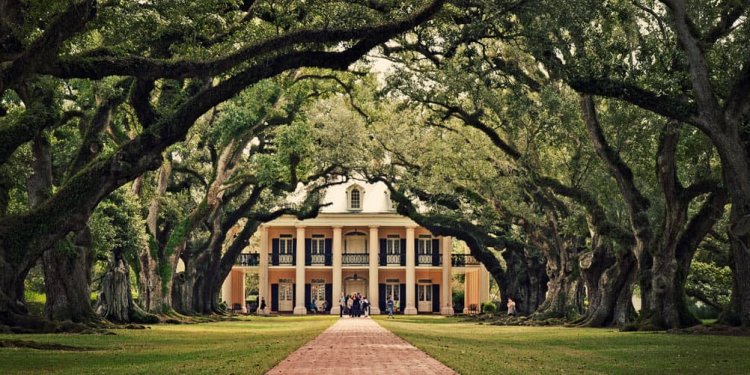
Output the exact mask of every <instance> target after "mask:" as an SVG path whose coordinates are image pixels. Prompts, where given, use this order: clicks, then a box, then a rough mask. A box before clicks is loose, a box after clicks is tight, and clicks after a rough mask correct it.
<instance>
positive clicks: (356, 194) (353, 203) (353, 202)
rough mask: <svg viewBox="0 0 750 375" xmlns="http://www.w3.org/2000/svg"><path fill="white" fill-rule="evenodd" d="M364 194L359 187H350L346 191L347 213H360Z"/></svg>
mask: <svg viewBox="0 0 750 375" xmlns="http://www.w3.org/2000/svg"><path fill="white" fill-rule="evenodd" d="M364 195H365V192H364V189H362V188H361V187H360V186H359V185H352V186H350V187H349V189H347V191H346V196H347V209H349V211H362V204H363V198H364Z"/></svg>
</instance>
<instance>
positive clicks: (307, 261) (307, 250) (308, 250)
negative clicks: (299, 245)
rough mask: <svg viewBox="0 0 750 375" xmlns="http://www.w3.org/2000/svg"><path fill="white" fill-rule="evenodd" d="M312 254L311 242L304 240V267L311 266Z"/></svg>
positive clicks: (307, 239)
mask: <svg viewBox="0 0 750 375" xmlns="http://www.w3.org/2000/svg"><path fill="white" fill-rule="evenodd" d="M311 253H312V240H311V239H309V238H305V265H306V266H309V265H310V264H312V256H310V254H311Z"/></svg>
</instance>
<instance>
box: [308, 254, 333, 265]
mask: <svg viewBox="0 0 750 375" xmlns="http://www.w3.org/2000/svg"><path fill="white" fill-rule="evenodd" d="M332 260H333V254H331V253H323V254H310V253H309V252H308V253H307V254H305V264H306V265H308V266H330V265H331V263H332Z"/></svg>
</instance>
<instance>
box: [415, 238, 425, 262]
mask: <svg viewBox="0 0 750 375" xmlns="http://www.w3.org/2000/svg"><path fill="white" fill-rule="evenodd" d="M422 251H424V249H422ZM414 264H416V265H419V240H416V239H415V240H414Z"/></svg>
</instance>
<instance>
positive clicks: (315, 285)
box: [310, 279, 330, 309]
mask: <svg viewBox="0 0 750 375" xmlns="http://www.w3.org/2000/svg"><path fill="white" fill-rule="evenodd" d="M325 299H326V280H325V279H312V280H310V301H315V303H316V306H317V307H318V309H320V307H321V306H322V302H323V301H325ZM328 303H330V302H328Z"/></svg>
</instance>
